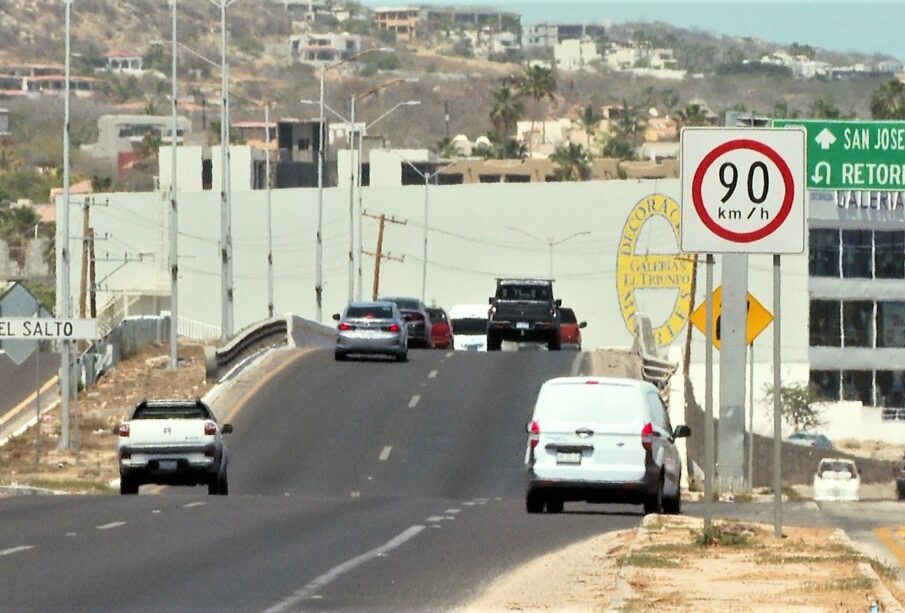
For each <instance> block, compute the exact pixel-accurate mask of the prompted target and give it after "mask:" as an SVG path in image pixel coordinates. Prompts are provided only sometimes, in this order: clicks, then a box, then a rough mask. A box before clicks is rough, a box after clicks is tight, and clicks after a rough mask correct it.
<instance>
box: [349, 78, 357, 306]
mask: <svg viewBox="0 0 905 613" xmlns="http://www.w3.org/2000/svg"><path fill="white" fill-rule="evenodd" d="M355 98H356V97H355V96H352V110H351V113H350V116H349V302H352V299H353V297H354V296H355V254H354V251H353V249H354V248H355V205H354V201H355V163H354V161H353V159H352V158H353V156H354V155H355Z"/></svg>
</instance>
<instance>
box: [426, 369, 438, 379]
mask: <svg viewBox="0 0 905 613" xmlns="http://www.w3.org/2000/svg"><path fill="white" fill-rule="evenodd" d="M436 377H437V371H436V370H432V371H430V372H429V373H428V374H427V378H428V379H435V378H436Z"/></svg>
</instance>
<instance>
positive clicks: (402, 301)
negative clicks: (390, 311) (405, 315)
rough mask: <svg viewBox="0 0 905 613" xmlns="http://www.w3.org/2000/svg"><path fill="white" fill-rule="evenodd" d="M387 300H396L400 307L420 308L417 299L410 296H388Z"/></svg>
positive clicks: (413, 309) (411, 309)
mask: <svg viewBox="0 0 905 613" xmlns="http://www.w3.org/2000/svg"><path fill="white" fill-rule="evenodd" d="M386 300H387V301H388V302H394V303H395V304H396V306H397V307H399V308H400V309H408V310H410V311H417V310H418V309H419V308H420V305H419V304H418V301H417V300H411V299H409V298H387V299H386Z"/></svg>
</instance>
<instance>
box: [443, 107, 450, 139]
mask: <svg viewBox="0 0 905 613" xmlns="http://www.w3.org/2000/svg"><path fill="white" fill-rule="evenodd" d="M443 119H444V120H445V121H446V138H449V100H447V101H445V102H444V103H443Z"/></svg>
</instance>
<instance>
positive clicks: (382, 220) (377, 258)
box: [362, 211, 408, 300]
mask: <svg viewBox="0 0 905 613" xmlns="http://www.w3.org/2000/svg"><path fill="white" fill-rule="evenodd" d="M362 215H364V216H365V217H370V218H371V219H376V220H378V223H379V229H378V232H377V251H376V252H371V251H362V253H363V254H364V255H370V256H373V257H374V288H373V290H372V292H371V300H377V296H378V295H379V293H380V262H381V261H382V260H393V261H396V262H404V261H405V256H403V257H396V256H394V255H392V254H389V253H387V254H384V253H383V231H384V228H385V227H386V222H390V223H395V224H399V225H400V226H404V225H406V224H407V223H408V222H407V221H406V220H404V219H401V220H400V219H396V218H395V217H387V216H386V215H385V214H384V213H381V214H380V215H375V214H374V213H369V212H368V211H364V212H363V213H362Z"/></svg>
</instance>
